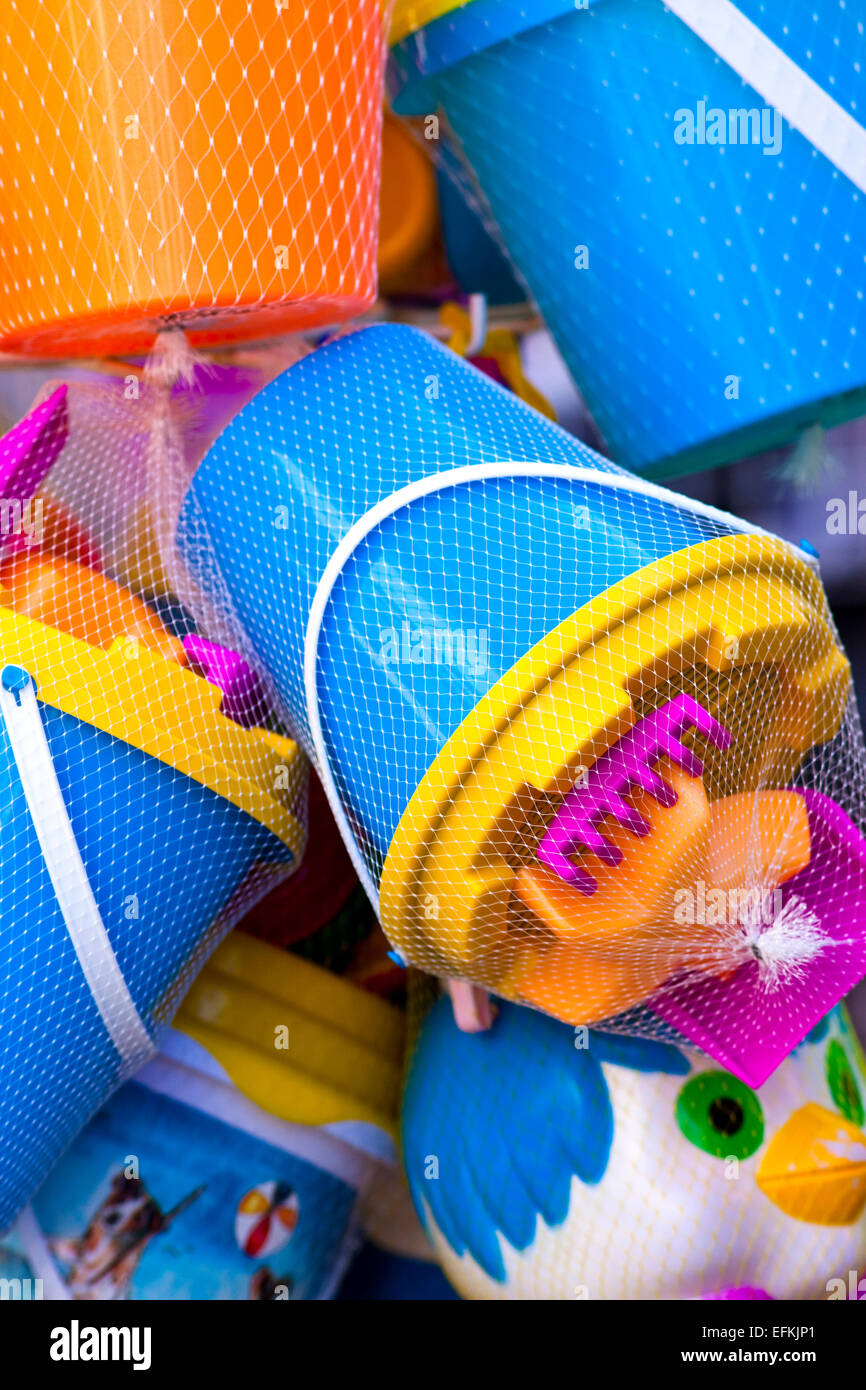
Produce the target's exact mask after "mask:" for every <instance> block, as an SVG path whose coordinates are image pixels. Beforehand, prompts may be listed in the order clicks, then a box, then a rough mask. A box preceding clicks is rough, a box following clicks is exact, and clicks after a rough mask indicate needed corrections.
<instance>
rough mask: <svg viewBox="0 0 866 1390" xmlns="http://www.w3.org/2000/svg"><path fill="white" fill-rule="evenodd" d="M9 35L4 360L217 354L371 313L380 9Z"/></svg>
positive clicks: (170, 10)
mask: <svg viewBox="0 0 866 1390" xmlns="http://www.w3.org/2000/svg"><path fill="white" fill-rule="evenodd" d="M4 31H5V33H4V38H5V40H6V41H5V43H4V46H3V47H4V59H3V62H4V81H3V85H2V92H0V347H2V348H4V349H6V350H8V351H19V352H29V353H35V354H38V355H41V356H51V357H57V356H69V355H92V354H98V355H110V354H114V353H130V352H140V351H143V350H146V349H147V348H148V347H149V346H150V345H151V344H152V342H153V337H154V334H155V333H156V332H157V331H158V330H159V329H160V328H161V327H166V326H169V325H179V326H181V327H183V328H184V329H185V330H186V331H187V333H188V334H189V336H190V338H191V340H192V341H193V343H196V342H197V343H200V344H205V343H217V342H223V341H228V340H232V339H239V338H250V337H261V336H270V335H274V334H278V333H285V332H289V331H293V330H296V329H299V328H309V327H314V326H316V325H318V324H325V323H335V322H338V321H342V320H344V319H347V318H350V317H351V316H353V315H354V314H356V313H358V312H359V311H360V310H362V309H364V308H365V307H366V306H367V305H369V304H370V303H371V302H372V300H373V298H374V296H375V289H376V226H377V204H378V180H379V147H380V129H381V119H382V63H383V56H384V34H383V14H382V4H381V0H305V2H304V4H297V5H296V4H293V3H286V0H248V3H245V4H243V5H240V4H237V3H236V0H156V2H155V3H152V4H148V5H143V4H140V3H138V0H41V3H40V4H39V5H34V6H27V5H18V6H15V7H10V10H9V13H8V14H6V15H5V16H4Z"/></svg>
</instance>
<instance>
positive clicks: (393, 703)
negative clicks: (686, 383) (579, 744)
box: [178, 325, 747, 881]
mask: <svg viewBox="0 0 866 1390" xmlns="http://www.w3.org/2000/svg"><path fill="white" fill-rule="evenodd" d="M460 470H462V471H460ZM744 529H747V528H745V527H743V526H738V525H737V524H736V522H735V521H734V520H733V519H732V518H720V517H719V515H718V514H715V513H711V512H710V510H709V509H705V510H703V511H702V510H701V508H700V507H699V506H698V505H697V504H690V503H688V502H687V501H686V500H685V499H682V501H681V502H680V501H678V499H677V498H676V497H675V496H673V494H669V493H665V492H663V490H662V489H658V488H654V487H653V486H652V485H649V484H646V483H642V482H641V481H640V480H638V479H634V478H631V477H630V476H629V475H627V474H624V473H623V472H622V471H621V470H619V469H617V468H615V467H614V466H613V465H611V464H609V463H608V462H607V461H605V460H604V459H602V458H600V457H599V456H598V455H596V454H595V453H593V451H592V450H591V449H588V448H587V447H586V446H584V445H582V444H580V443H579V442H578V441H576V440H575V439H573V438H572V437H571V436H570V435H567V434H566V433H565V432H564V431H563V430H561V429H559V428H558V427H557V426H556V425H554V424H552V423H551V422H550V421H548V420H546V419H544V418H543V417H541V416H540V415H538V414H537V413H536V412H534V411H533V410H531V409H529V407H527V406H525V405H524V404H523V403H522V402H520V401H518V400H517V399H516V398H515V397H513V396H512V395H510V394H509V393H508V392H507V391H505V390H503V389H501V388H500V387H499V386H497V385H495V384H494V383H493V382H491V381H490V380H489V378H487V377H486V376H484V375H483V374H482V373H480V372H478V371H476V370H475V369H473V368H472V367H469V366H467V365H466V364H465V363H464V362H463V361H461V359H460V358H458V357H457V356H455V355H454V354H453V353H451V352H450V351H448V350H447V349H443V348H442V347H440V346H439V345H438V344H436V343H435V342H434V341H433V340H432V339H431V338H429V337H428V336H426V335H425V334H423V333H420V332H418V331H416V330H414V329H410V328H406V327H401V326H395V325H384V326H379V327H373V328H368V329H364V330H362V331H360V332H358V333H355V334H352V335H351V336H349V337H345V338H342V339H340V340H338V341H335V342H333V343H331V344H329V345H328V346H326V347H324V348H321V349H320V350H318V351H317V352H315V353H313V354H311V355H310V356H309V357H307V358H305V359H304V360H303V361H301V362H299V363H298V364H297V365H295V366H294V367H292V368H290V369H289V370H288V371H287V372H285V373H283V375H282V376H280V377H279V378H277V379H276V380H275V381H274V382H272V383H271V384H270V385H269V386H267V387H266V388H265V389H264V390H263V391H261V392H260V393H259V395H257V396H256V397H255V398H254V399H253V400H252V401H251V402H249V404H248V405H247V406H245V407H244V409H243V410H242V411H241V412H240V414H239V415H237V416H236V417H235V419H234V420H233V421H232V423H231V424H230V425H229V426H228V428H227V429H226V430H225V432H224V433H223V434H222V435H221V436H220V438H219V439H218V440H217V441H216V443H215V444H214V446H213V447H212V448H211V450H210V452H209V453H208V454H207V456H206V457H205V459H204V461H203V462H202V463H201V465H200V466H199V468H198V471H197V472H196V474H195V477H194V479H193V483H192V485H191V489H190V492H189V494H188V496H187V498H186V501H185V503H184V507H183V510H182V512H181V516H180V522H179V528H178V545H179V550H180V553H181V555H182V556H183V558H184V560H185V563H186V565H187V566H188V568H189V569H190V571H191V573H192V577H193V579H194V580H195V582H196V584H197V585H198V587H199V590H200V591H201V590H203V591H204V592H205V593H206V594H207V596H208V597H209V599H210V600H211V602H212V603H213V604H215V605H216V606H217V608H218V609H219V610H220V611H221V613H222V615H223V619H224V621H229V622H230V623H233V624H235V625H236V629H235V630H233V632H232V642H233V643H235V642H238V641H240V640H241V639H243V640H245V641H246V643H247V649H248V655H249V656H250V659H251V660H252V661H253V662H254V663H255V664H256V665H257V666H258V667H259V668H260V669H262V670H263V671H264V672H265V674H266V675H267V677H268V678H269V679H270V681H271V682H272V684H273V686H275V687H276V690H277V691H278V693H279V696H280V698H281V701H282V705H283V713H284V716H285V717H286V719H287V720H288V721H289V722H290V725H291V727H292V728H293V729H294V730H295V731H296V735H297V736H298V737H299V738H300V740H301V741H302V742H304V743H305V744H306V745H307V747H308V748H309V749H310V750H311V751H312V752H313V753H314V754H315V755H316V756H317V758H318V760H319V763H320V766H323V767H324V770H325V771H326V772H328V773H329V774H330V775H331V776H332V777H333V782H334V784H335V787H336V791H337V793H338V795H339V800H340V802H341V804H342V806H343V807H344V808H345V811H346V815H347V818H348V822H349V825H350V826H351V831H352V835H353V836H354V837H355V838H356V839H357V840H358V841H359V842H360V844H361V846H362V849H363V851H364V855H365V858H366V862H367V864H368V865H370V866H372V868H373V874H374V877H375V876H376V874H377V866H378V867H380V866H381V861H382V860H383V859H384V856H385V854H386V853H387V851H388V847H389V845H390V843H391V840H392V837H393V835H394V831H395V829H396V827H397V824H398V822H399V821H400V818H401V816H402V814H403V812H404V810H405V808H406V806H407V804H408V802H409V800H410V798H411V796H412V794H413V793H414V791H415V789H416V788H417V787H418V785H419V783H420V782H421V780H422V778H423V777H424V775H425V773H426V772H427V769H428V768H429V767H430V765H431V764H432V763H433V761H434V759H435V758H436V756H437V755H438V754H439V752H440V750H441V749H442V747H443V746H444V744H445V743H446V742H447V740H448V738H449V737H450V735H451V734H452V733H453V731H454V730H455V729H456V728H457V727H458V726H459V725H460V724H461V722H462V721H463V720H464V719H465V718H466V716H467V715H468V714H469V713H470V712H471V711H472V710H473V709H474V708H475V706H476V705H477V704H478V703H479V701H480V700H482V699H483V697H484V696H485V694H486V693H487V692H488V691H489V690H490V688H491V687H492V686H493V685H494V683H495V682H496V681H497V680H499V679H500V677H502V676H503V675H505V673H507V672H508V671H510V670H511V669H512V667H513V666H514V665H515V663H516V662H517V661H518V660H519V659H520V658H521V657H523V656H524V655H525V654H526V653H527V652H528V651H529V649H530V648H531V647H532V646H533V645H534V644H535V643H536V642H538V641H540V640H541V639H542V638H544V637H545V636H547V635H548V634H549V633H550V632H552V631H553V630H554V629H555V628H556V627H557V626H558V625H559V624H560V623H562V622H563V621H564V620H565V619H566V618H568V617H570V616H571V615H572V614H573V613H574V612H575V611H576V610H577V609H579V608H580V607H581V606H582V605H584V604H585V603H587V602H588V601H589V600H590V599H592V598H593V597H595V596H596V595H598V594H600V593H602V592H604V591H605V590H607V589H608V588H609V587H610V586H611V585H612V584H614V583H616V582H617V581H619V580H620V579H622V578H623V577H624V576H625V575H628V574H631V573H633V572H634V571H635V570H637V569H639V568H641V567H642V566H644V565H647V564H649V563H650V562H651V561H653V560H657V559H660V558H662V557H664V556H667V555H670V554H672V553H674V552H676V551H680V550H682V549H684V548H685V547H687V546H690V545H693V544H695V543H698V542H700V541H702V540H705V539H707V538H709V537H711V536H717V535H720V534H731V533H736V532H738V531H742V530H744ZM368 881H369V880H368Z"/></svg>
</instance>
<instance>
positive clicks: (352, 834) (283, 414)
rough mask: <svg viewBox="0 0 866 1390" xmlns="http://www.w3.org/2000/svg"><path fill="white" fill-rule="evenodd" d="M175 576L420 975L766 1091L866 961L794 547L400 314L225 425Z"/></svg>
mask: <svg viewBox="0 0 866 1390" xmlns="http://www.w3.org/2000/svg"><path fill="white" fill-rule="evenodd" d="M166 566H167V568H168V570H169V572H170V573H171V574H172V576H173V578H172V583H173V586H174V588H175V589H176V591H177V593H178V594H180V595H181V596H182V598H183V601H184V603H185V604H186V606H187V607H188V608H189V610H190V611H191V612H193V613H195V614H196V616H197V620H198V623H199V626H200V629H201V631H202V632H203V633H205V634H207V635H208V636H209V637H210V638H211V639H212V640H215V641H218V642H221V643H224V644H225V645H227V646H229V647H231V648H233V649H235V650H238V651H240V652H242V654H243V656H244V658H245V659H246V660H247V661H248V662H249V663H250V665H251V666H252V667H253V668H254V669H255V671H256V672H257V674H258V675H259V676H260V678H261V680H262V682H263V684H264V685H265V687H266V688H267V689H268V691H269V692H271V694H272V698H273V700H274V703H275V708H276V709H277V710H278V714H279V718H280V720H281V721H282V722H283V723H284V724H285V727H286V728H287V729H289V730H290V731H291V732H292V735H293V736H294V737H296V738H297V739H298V741H299V743H300V744H301V745H302V746H303V747H304V749H305V750H306V751H307V752H308V753H309V754H310V756H311V757H312V758H313V759H315V761H316V764H317V767H318V770H319V773H320V775H321V777H322V780H323V782H324V785H325V787H326V789H327V791H328V793H329V797H330V800H331V805H332V809H333V810H334V813H335V816H336V818H337V820H338V822H339V823H340V825H341V828H342V830H343V833H344V838H345V840H346V843H347V845H348V846H349V848H350V852H351V853H352V856H353V860H354V863H355V866H356V869H357V871H358V874H359V876H360V878H361V880H362V882H363V883H364V884H365V886H366V888H367V891H368V893H369V895H370V898H371V900H372V901H373V902H374V904H375V905H376V907H377V910H378V912H379V915H380V918H381V921H382V924H383V926H384V928H385V931H386V933H387V934H388V936H389V938H390V940H391V942H392V944H393V946H394V947H395V948H396V950H397V951H398V952H399V953H400V954H401V956H402V957H403V959H404V960H406V961H408V962H410V963H412V964H413V965H416V966H418V967H420V968H421V969H423V970H425V971H428V972H430V973H433V974H436V975H439V976H442V977H447V978H452V979H459V980H463V981H465V982H467V983H472V984H474V985H476V986H483V987H484V988H486V989H488V990H491V991H493V992H494V993H495V994H496V995H498V996H500V997H504V998H507V999H513V1000H517V1001H519V1002H522V1003H525V1004H530V1005H533V1006H535V1007H536V1008H538V1009H540V1010H543V1011H545V1012H548V1013H550V1014H551V1015H553V1016H555V1017H556V1018H558V1019H560V1020H564V1021H565V1022H567V1023H569V1024H572V1025H574V1026H603V1027H604V1028H605V1029H608V1030H609V1029H615V1030H618V1031H623V1032H626V1033H634V1034H637V1035H641V1036H649V1037H656V1038H670V1037H675V1038H680V1039H686V1040H687V1041H688V1042H689V1043H691V1044H692V1045H694V1046H697V1047H699V1048H701V1049H702V1050H704V1051H705V1052H707V1053H708V1054H709V1055H710V1056H711V1057H713V1058H714V1059H715V1060H716V1061H717V1062H719V1063H721V1064H722V1065H723V1066H724V1067H726V1068H727V1069H728V1070H729V1071H731V1072H732V1073H733V1074H734V1075H735V1076H737V1077H739V1078H740V1079H741V1080H742V1082H743V1083H744V1084H747V1085H759V1084H761V1083H762V1082H763V1081H764V1080H765V1079H766V1078H767V1076H768V1075H769V1074H770V1073H771V1072H772V1071H773V1070H774V1069H775V1067H776V1066H778V1064H779V1062H780V1061H781V1060H782V1058H783V1057H785V1056H786V1055H787V1054H788V1053H789V1052H790V1050H791V1048H792V1047H793V1046H794V1045H795V1044H797V1043H799V1042H800V1041H801V1040H802V1038H803V1037H804V1036H805V1035H806V1034H807V1033H808V1031H809V1030H810V1029H811V1028H812V1027H814V1026H815V1025H816V1024H817V1023H818V1022H819V1020H820V1019H821V1017H822V1016H823V1015H824V1014H826V1012H827V1010H828V1009H829V1008H830V1007H832V1006H833V1005H834V1004H835V1003H836V1002H837V1001H838V999H839V998H841V996H842V995H843V994H844V993H845V992H846V990H848V989H850V988H851V987H852V986H853V985H854V983H855V982H856V981H858V980H859V979H860V978H861V977H862V975H863V974H864V972H866V943H864V938H863V930H862V917H863V899H864V891H866V877H864V874H866V841H864V839H863V837H862V835H861V833H860V829H859V827H860V826H861V825H862V823H863V812H864V806H863V795H864V777H863V772H864V757H863V744H862V738H861V733H860V728H859V723H858V718H857V713H856V707H855V704H854V700H853V697H852V691H851V681H850V672H849V667H848V662H847V660H846V658H845V655H844V653H843V651H842V649H841V647H840V644H839V640H838V636H837V633H836V630H835V628H834V626H833V622H832V619H831V617H830V614H829V611H828V608H827V604H826V600H825V597H824V594H823V590H822V586H821V583H820V578H819V576H818V573H817V567H816V564H815V561H814V558H813V557H811V556H809V555H807V554H806V553H804V552H802V551H800V550H798V549H797V548H796V547H793V546H791V545H789V544H787V543H785V542H783V541H781V540H779V539H777V538H775V537H773V536H771V535H769V534H767V533H766V532H763V531H761V530H759V529H757V528H753V527H750V526H748V525H747V524H746V523H744V522H741V521H738V520H737V519H736V518H734V517H732V516H729V515H727V514H725V513H721V512H718V511H715V510H714V509H712V508H709V507H707V506H704V505H702V504H700V503H697V502H693V501H689V500H687V499H685V498H682V497H677V496H676V495H674V494H672V493H669V492H667V491H665V490H663V489H660V488H658V487H657V486H655V485H653V484H650V483H648V482H646V481H641V480H639V479H636V478H634V477H633V476H630V475H629V474H627V473H625V472H624V471H623V470H621V469H619V468H617V467H615V466H614V465H612V464H610V463H608V462H606V461H605V460H603V459H601V458H599V457H598V456H597V455H596V454H594V453H593V452H592V451H591V450H590V449H588V448H586V447H585V446H583V445H581V444H579V443H577V442H576V441H575V440H574V439H572V438H571V437H570V436H568V435H566V434H565V433H564V432H563V431H561V430H560V429H558V428H557V427H556V426H555V425H553V424H551V423H550V422H549V421H547V420H545V419H543V418H542V417H541V416H539V415H537V414H536V413H535V412H533V411H532V410H530V409H528V408H527V407H526V406H524V405H523V404H522V403H520V402H519V401H516V400H515V399H514V398H513V397H512V396H510V395H509V394H508V393H507V392H505V391H503V390H502V389H500V388H499V387H498V386H496V385H495V384H494V383H492V382H491V381H490V380H489V379H488V378H486V377H484V376H483V375H482V374H481V373H479V372H477V371H475V370H474V369H472V368H470V367H468V366H466V365H465V364H464V363H462V362H461V361H460V360H459V359H458V358H457V357H456V356H455V355H454V354H452V353H450V352H448V351H447V350H444V349H442V348H440V347H439V346H437V345H436V344H435V343H434V342H433V341H432V340H431V339H430V338H428V337H427V336H426V335H424V334H421V333H419V332H417V331H416V330H413V329H410V328H405V327H399V326H381V327H375V328H368V329H364V330H361V331H359V332H357V333H353V334H350V335H348V336H344V337H342V338H340V339H338V340H336V341H334V342H332V343H330V344H329V345H327V346H325V347H323V348H321V349H319V350H317V351H316V352H314V353H312V354H311V355H309V356H307V357H305V358H304V359H303V360H302V361H300V362H298V363H297V364H295V365H294V366H292V367H291V368H289V370H288V371H286V372H285V373H283V374H282V375H281V376H279V377H277V378H276V379H275V380H274V381H272V382H271V383H270V385H269V386H267V387H266V388H265V389H264V390H263V391H262V392H260V393H259V395H258V396H256V397H255V398H254V399H253V400H252V401H251V402H250V403H249V404H248V405H247V406H246V407H245V408H244V409H243V410H242V411H241V412H240V414H239V415H237V416H236V417H235V419H234V420H233V421H232V423H231V424H230V425H229V427H228V428H227V429H226V430H225V431H224V432H223V434H222V435H221V436H220V437H219V439H218V440H217V441H216V443H215V444H214V446H213V447H212V448H211V449H210V451H209V452H208V453H207V455H206V457H205V459H204V460H203V462H202V463H201V464H200V465H199V467H198V469H197V470H196V471H195V473H194V476H193V479H192V483H191V485H190V487H189V490H188V492H187V495H186V497H185V500H184V501H183V504H182V507H181V509H180V512H179V514H178V518H177V524H176V544H175V545H174V546H173V547H172V549H171V551H170V553H169V555H168V558H167V559H166Z"/></svg>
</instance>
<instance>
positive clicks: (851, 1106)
mask: <svg viewBox="0 0 866 1390" xmlns="http://www.w3.org/2000/svg"><path fill="white" fill-rule="evenodd" d="M827 1085H828V1086H829V1087H830V1095H831V1096H832V1097H833V1104H834V1105H835V1106H836V1109H837V1110H839V1111H840V1112H841V1113H842V1114H843V1115H844V1116H845V1119H846V1120H850V1121H851V1122H852V1124H855V1125H860V1126H861V1127H862V1125H863V1123H864V1120H866V1110H864V1106H863V1097H862V1096H861V1095H860V1087H859V1086H858V1085H857V1081H856V1078H855V1076H854V1072H853V1071H852V1069H851V1063H850V1062H849V1061H848V1058H847V1056H846V1055H845V1049H844V1047H843V1046H842V1044H841V1043H839V1042H836V1041H835V1039H834V1041H833V1042H831V1043H830V1046H829V1047H828V1048H827Z"/></svg>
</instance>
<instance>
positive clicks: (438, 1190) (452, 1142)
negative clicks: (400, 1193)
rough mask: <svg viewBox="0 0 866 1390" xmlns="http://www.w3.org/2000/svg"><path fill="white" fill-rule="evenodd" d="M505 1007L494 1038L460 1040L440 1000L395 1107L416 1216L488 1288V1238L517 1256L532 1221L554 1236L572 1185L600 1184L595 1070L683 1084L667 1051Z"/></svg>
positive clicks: (602, 1158)
mask: <svg viewBox="0 0 866 1390" xmlns="http://www.w3.org/2000/svg"><path fill="white" fill-rule="evenodd" d="M574 1044H575V1034H574V1030H573V1029H572V1028H569V1027H567V1026H566V1025H565V1024H562V1023H557V1022H556V1021H555V1020H554V1019H552V1018H548V1017H547V1015H545V1014H541V1013H537V1012H535V1011H534V1010H532V1009H525V1008H521V1007H519V1006H518V1005H515V1004H502V1005H501V1006H500V1011H499V1017H498V1018H497V1020H496V1023H495V1024H494V1026H493V1028H492V1029H491V1030H490V1031H489V1032H487V1033H482V1034H468V1033H461V1032H460V1030H459V1029H458V1028H457V1026H456V1024H455V1023H454V1017H453V1013H452V1010H451V1005H450V1002H449V1001H448V1000H447V999H445V998H443V999H440V1000H439V1002H438V1003H437V1004H436V1005H435V1006H434V1008H433V1009H432V1010H431V1012H430V1015H429V1016H428V1018H427V1020H426V1022H425V1024H424V1028H423V1030H422V1032H421V1036H420V1038H419V1041H418V1045H417V1047H416V1049H415V1053H414V1055H413V1058H412V1064H411V1068H410V1072H409V1078H408V1082H407V1086H406V1094H405V1096H404V1101H403V1157H404V1162H405V1164H406V1172H407V1175H408V1178H409V1185H410V1187H411V1189H412V1196H413V1199H414V1201H415V1206H416V1208H417V1210H418V1213H419V1216H420V1217H421V1219H422V1221H424V1220H425V1219H426V1211H425V1204H426V1208H427V1209H429V1211H430V1212H431V1213H432V1216H433V1218H434V1220H435V1222H436V1225H437V1226H438V1227H439V1229H440V1231H441V1232H442V1234H443V1236H444V1237H445V1239H446V1240H447V1241H448V1243H449V1245H450V1246H451V1247H452V1249H453V1250H454V1251H455V1253H456V1254H458V1255H462V1254H464V1253H465V1252H466V1251H467V1250H468V1251H469V1252H470V1253H471V1255H472V1256H473V1257H474V1259H475V1260H476V1261H477V1263H478V1264H479V1265H480V1266H481V1268H482V1269H484V1270H485V1271H486V1272H487V1274H489V1275H490V1277H491V1278H492V1279H497V1280H499V1281H500V1282H501V1281H504V1279H505V1265H504V1263H503V1259H502V1250H501V1247H500V1243H499V1240H498V1236H497V1232H501V1233H502V1234H503V1235H504V1236H505V1237H506V1239H507V1240H508V1242H509V1244H510V1245H512V1246H513V1247H514V1248H515V1249H516V1250H525V1249H527V1248H528V1246H530V1245H531V1244H532V1241H533V1240H534V1238H535V1231H536V1225H537V1221H538V1217H539V1216H541V1217H542V1218H543V1219H544V1221H545V1222H546V1223H547V1225H548V1226H558V1225H560V1224H561V1223H562V1222H563V1221H564V1220H565V1218H566V1216H567V1214H568V1207H569V1200H570V1195H571V1184H572V1180H573V1178H574V1177H575V1176H576V1177H578V1178H579V1179H580V1180H581V1181H582V1182H585V1183H587V1184H593V1183H598V1182H600V1181H601V1179H602V1178H603V1177H604V1174H605V1171H606V1169H607V1164H608V1157H609V1154H610V1147H611V1144H612V1143H613V1134H614V1115H613V1109H612V1106H611V1100H610V1094H609V1091H608V1086H607V1081H606V1080H605V1076H604V1072H603V1070H602V1066H601V1064H602V1062H609V1063H611V1064H613V1065H616V1066H621V1067H630V1068H631V1069H632V1070H634V1071H641V1072H665V1073H669V1074H673V1075H685V1074H686V1073H687V1072H688V1071H689V1070H690V1064H689V1062H688V1060H687V1059H686V1058H685V1057H684V1056H683V1054H682V1053H681V1052H679V1051H678V1050H677V1049H676V1048H675V1047H673V1046H671V1045H670V1044H668V1043H659V1042H649V1041H644V1040H643V1039H641V1038H631V1037H624V1036H619V1035H615V1034H610V1033H608V1034H606V1033H594V1032H593V1033H590V1034H589V1046H588V1047H586V1048H578V1047H575V1045H574Z"/></svg>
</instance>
